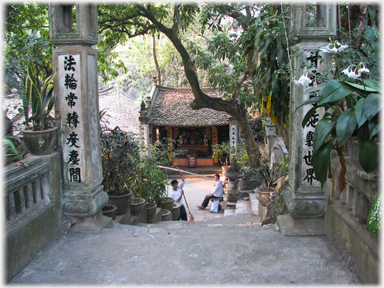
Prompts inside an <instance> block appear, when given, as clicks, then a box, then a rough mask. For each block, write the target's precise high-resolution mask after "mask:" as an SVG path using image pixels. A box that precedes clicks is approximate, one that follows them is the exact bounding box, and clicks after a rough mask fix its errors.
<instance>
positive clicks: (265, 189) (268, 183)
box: [255, 162, 275, 206]
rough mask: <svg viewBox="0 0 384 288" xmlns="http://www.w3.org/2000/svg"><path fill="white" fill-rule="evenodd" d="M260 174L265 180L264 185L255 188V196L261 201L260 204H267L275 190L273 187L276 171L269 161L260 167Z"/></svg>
mask: <svg viewBox="0 0 384 288" xmlns="http://www.w3.org/2000/svg"><path fill="white" fill-rule="evenodd" d="M258 174H259V176H260V178H261V179H262V180H263V181H264V185H263V186H261V187H259V188H256V189H255V196H256V198H257V199H258V200H259V201H260V204H261V205H263V206H266V204H267V203H268V202H269V201H270V199H271V194H272V193H273V192H274V191H275V189H274V187H272V185H273V182H274V181H275V177H274V175H275V171H274V170H271V169H270V167H269V165H268V163H267V162H265V163H264V164H263V165H262V166H261V167H260V168H259V169H258Z"/></svg>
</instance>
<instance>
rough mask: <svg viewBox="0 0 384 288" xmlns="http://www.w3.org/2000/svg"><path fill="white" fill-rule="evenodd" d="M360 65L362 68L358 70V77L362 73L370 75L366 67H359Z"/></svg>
mask: <svg viewBox="0 0 384 288" xmlns="http://www.w3.org/2000/svg"><path fill="white" fill-rule="evenodd" d="M361 65H363V68H360V69H359V70H358V72H359V75H361V73H364V72H366V73H370V72H371V71H370V70H369V69H368V68H367V67H365V64H364V63H360V67H361Z"/></svg>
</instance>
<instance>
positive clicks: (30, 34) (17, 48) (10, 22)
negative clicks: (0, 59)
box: [4, 2, 53, 86]
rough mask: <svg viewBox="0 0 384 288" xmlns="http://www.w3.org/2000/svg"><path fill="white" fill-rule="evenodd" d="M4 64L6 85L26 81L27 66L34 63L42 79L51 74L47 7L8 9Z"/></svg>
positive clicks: (32, 5) (15, 6) (28, 5)
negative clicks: (29, 59)
mask: <svg viewBox="0 0 384 288" xmlns="http://www.w3.org/2000/svg"><path fill="white" fill-rule="evenodd" d="M5 11H6V18H5V37H4V41H5V46H4V60H5V68H6V73H7V77H8V79H7V81H10V80H11V78H13V79H14V80H16V81H18V82H19V85H20V86H21V85H22V83H23V81H24V75H25V63H26V62H27V60H28V58H29V57H31V58H33V59H34V61H35V63H36V65H37V66H38V67H39V73H40V75H39V76H40V77H41V78H46V77H47V76H48V75H51V74H52V55H51V50H52V48H53V45H52V44H51V43H50V42H49V27H48V5H47V4H42V3H32V2H31V3H23V4H21V3H15V4H8V5H6V9H5Z"/></svg>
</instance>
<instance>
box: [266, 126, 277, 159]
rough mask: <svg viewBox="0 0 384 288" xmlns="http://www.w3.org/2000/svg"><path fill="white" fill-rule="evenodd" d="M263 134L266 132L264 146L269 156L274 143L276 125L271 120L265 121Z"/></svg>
mask: <svg viewBox="0 0 384 288" xmlns="http://www.w3.org/2000/svg"><path fill="white" fill-rule="evenodd" d="M265 134H266V137H265V138H266V142H267V143H266V146H267V154H268V156H271V153H272V147H273V146H274V145H275V143H276V139H277V135H276V125H275V124H271V122H269V121H268V122H267V123H265Z"/></svg>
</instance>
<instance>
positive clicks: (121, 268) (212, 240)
mask: <svg viewBox="0 0 384 288" xmlns="http://www.w3.org/2000/svg"><path fill="white" fill-rule="evenodd" d="M199 179H200V178H199ZM199 179H194V180H193V179H187V182H186V186H185V191H186V196H187V201H188V204H189V206H190V208H191V209H192V207H193V206H194V207H196V205H198V204H200V203H201V201H202V198H201V195H198V194H199V193H203V194H204V193H205V194H206V191H207V190H208V192H209V191H210V189H211V188H212V187H213V181H210V180H208V181H202V179H203V178H201V179H200V180H199ZM196 191H200V192H199V193H197V192H196ZM205 194H204V195H205ZM199 202H200V203H199ZM240 210H242V212H244V211H246V209H245V208H244V209H240ZM240 210H239V211H240ZM191 212H192V213H193V214H194V216H195V220H198V219H202V220H199V221H195V222H194V223H189V222H183V221H167V222H160V223H156V224H141V225H139V226H132V225H121V224H119V223H117V222H113V223H112V225H111V226H110V227H109V228H104V229H102V230H101V231H100V232H99V233H75V232H72V231H70V230H68V229H67V227H66V226H65V223H64V224H63V227H62V229H61V230H60V233H59V234H58V235H57V237H56V239H55V240H54V241H53V242H52V243H51V244H50V245H49V246H48V247H47V248H46V249H45V250H43V251H41V252H40V253H39V254H38V256H37V257H36V258H35V259H34V260H33V261H32V262H31V263H30V265H29V266H27V267H26V268H25V269H24V270H23V271H22V272H21V273H20V274H19V275H18V276H16V277H15V278H14V279H13V280H12V282H10V283H9V284H11V285H141V284H146V285H155V284H160V285H196V286H207V285H209V286H212V285H222V284H225V285H262V286H264V285H270V284H274V285H297V284H299V285H313V284H314V285H350V284H357V285H359V284H360V282H359V279H358V278H357V277H356V276H355V275H354V274H353V273H352V272H351V271H350V270H349V269H348V267H347V263H346V262H345V261H344V260H343V259H342V257H341V255H340V254H339V253H338V252H337V251H336V250H335V249H334V248H333V247H332V245H331V244H330V241H329V240H328V238H327V237H325V236H306V237H300V236H283V235H281V234H280V233H279V231H278V230H277V227H276V226H275V225H274V224H272V225H266V226H263V227H260V218H259V216H257V215H255V214H252V213H248V214H246V213H238V214H236V213H234V214H233V215H231V216H224V213H219V214H214V213H210V212H209V211H207V210H205V211H204V210H198V209H197V208H196V210H193V211H191ZM216 216H220V217H216ZM212 217H213V218H212ZM208 218H211V219H208Z"/></svg>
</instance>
